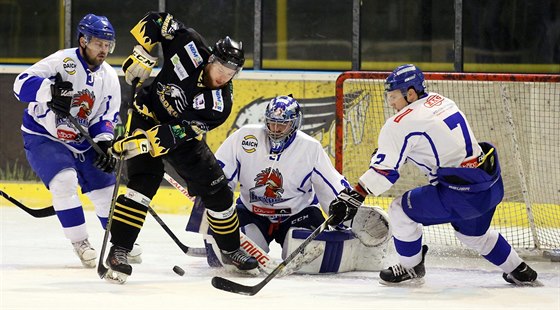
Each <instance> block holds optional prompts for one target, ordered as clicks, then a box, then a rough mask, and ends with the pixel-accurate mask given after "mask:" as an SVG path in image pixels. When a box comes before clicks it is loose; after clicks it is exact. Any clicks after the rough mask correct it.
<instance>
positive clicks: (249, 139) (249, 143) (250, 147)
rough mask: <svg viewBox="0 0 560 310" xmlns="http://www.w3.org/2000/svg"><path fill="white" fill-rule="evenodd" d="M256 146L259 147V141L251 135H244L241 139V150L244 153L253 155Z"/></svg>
mask: <svg viewBox="0 0 560 310" xmlns="http://www.w3.org/2000/svg"><path fill="white" fill-rule="evenodd" d="M257 146H259V140H257V137H255V136H253V135H246V136H245V137H243V141H241V148H242V149H243V150H244V151H245V152H246V153H254V152H255V151H256V150H257Z"/></svg>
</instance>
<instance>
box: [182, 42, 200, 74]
mask: <svg viewBox="0 0 560 310" xmlns="http://www.w3.org/2000/svg"><path fill="white" fill-rule="evenodd" d="M185 49H186V50H187V53H188V54H189V57H190V59H191V61H192V63H193V65H194V67H195V68H198V66H200V65H201V64H202V63H203V62H204V60H203V59H202V56H200V53H199V52H198V49H197V48H196V44H194V41H191V42H189V43H187V45H185Z"/></svg>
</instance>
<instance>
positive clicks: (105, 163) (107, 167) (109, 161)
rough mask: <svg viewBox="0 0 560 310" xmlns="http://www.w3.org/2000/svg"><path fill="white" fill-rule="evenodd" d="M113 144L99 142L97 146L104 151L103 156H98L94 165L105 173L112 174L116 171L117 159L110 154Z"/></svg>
mask: <svg viewBox="0 0 560 310" xmlns="http://www.w3.org/2000/svg"><path fill="white" fill-rule="evenodd" d="M112 144H113V141H99V142H97V145H99V147H100V148H101V150H103V154H97V158H96V159H95V162H94V163H93V164H94V165H95V167H97V168H98V169H100V170H101V171H103V172H106V173H111V172H113V171H115V166H116V165H117V159H116V158H115V157H113V156H112V155H111V154H110V153H109V148H110V147H111V145H112Z"/></svg>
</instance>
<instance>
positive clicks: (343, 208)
mask: <svg viewBox="0 0 560 310" xmlns="http://www.w3.org/2000/svg"><path fill="white" fill-rule="evenodd" d="M364 200H366V197H364V196H362V195H361V194H360V193H358V192H357V191H355V190H353V189H349V188H345V189H343V190H342V191H341V192H340V194H338V196H337V197H336V198H335V199H334V200H333V201H332V202H331V204H330V206H329V215H334V217H333V218H332V219H331V220H330V222H329V225H331V226H337V225H339V224H341V223H342V222H344V221H348V220H351V219H353V218H354V216H355V215H356V212H358V208H359V207H360V206H361V205H362V203H363V202H364Z"/></svg>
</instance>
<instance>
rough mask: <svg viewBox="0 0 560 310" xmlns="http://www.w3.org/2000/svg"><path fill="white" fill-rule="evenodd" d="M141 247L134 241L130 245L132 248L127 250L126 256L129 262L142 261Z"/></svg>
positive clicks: (136, 262) (138, 262) (137, 262)
mask: <svg viewBox="0 0 560 310" xmlns="http://www.w3.org/2000/svg"><path fill="white" fill-rule="evenodd" d="M142 252H143V251H142V247H141V246H140V245H139V244H138V243H135V244H134V246H133V247H132V250H131V251H130V252H128V255H127V256H126V258H127V259H128V263H129V264H141V263H142Z"/></svg>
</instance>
